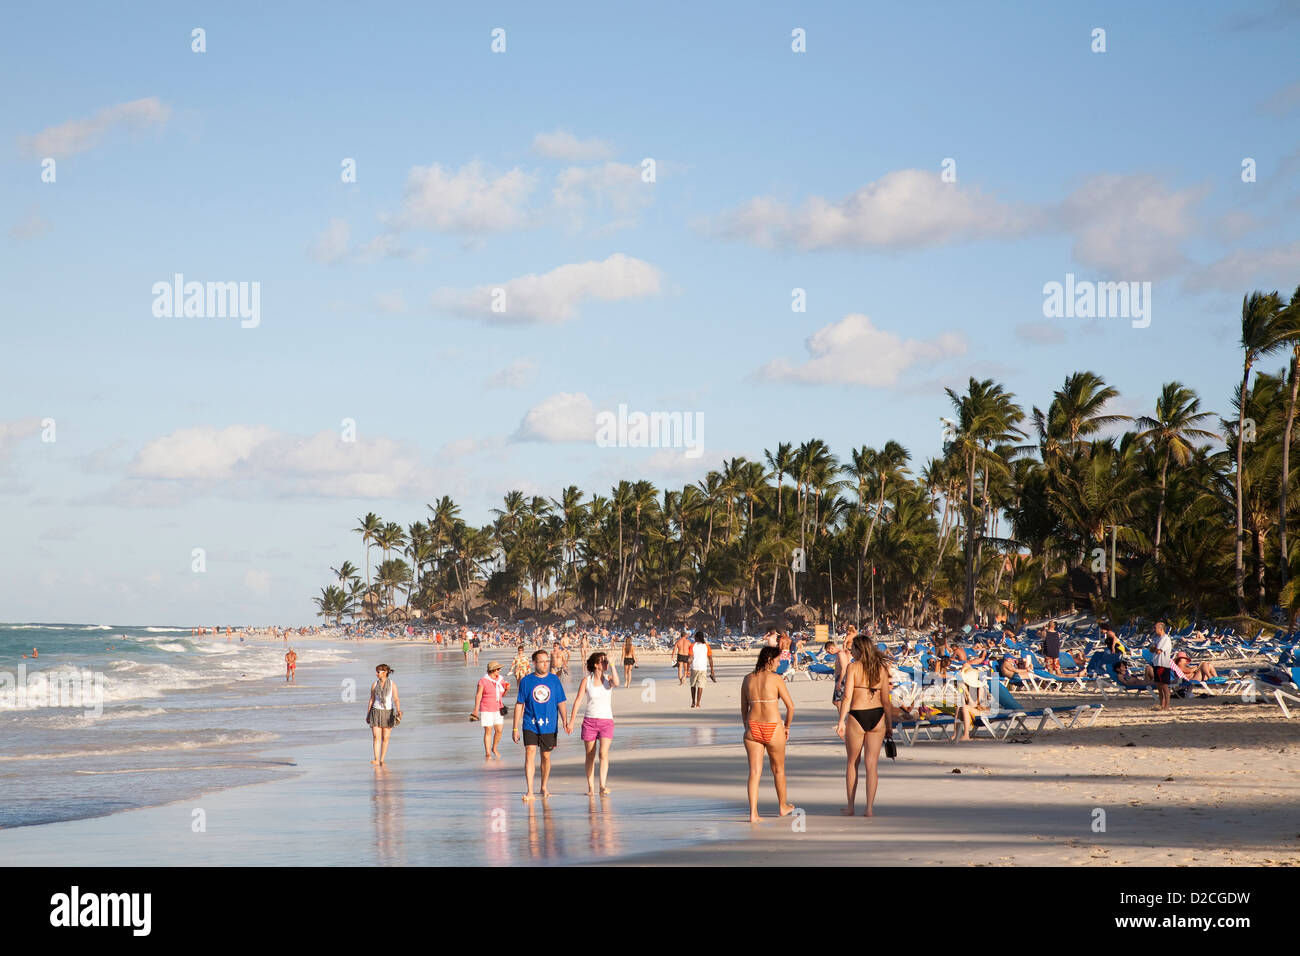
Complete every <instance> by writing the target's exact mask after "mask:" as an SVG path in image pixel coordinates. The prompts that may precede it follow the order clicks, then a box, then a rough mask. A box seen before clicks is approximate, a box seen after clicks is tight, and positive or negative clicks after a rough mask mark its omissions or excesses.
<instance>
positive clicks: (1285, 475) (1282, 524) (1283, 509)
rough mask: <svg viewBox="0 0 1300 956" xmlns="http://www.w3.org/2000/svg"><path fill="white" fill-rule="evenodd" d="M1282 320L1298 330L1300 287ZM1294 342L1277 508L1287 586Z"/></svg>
mask: <svg viewBox="0 0 1300 956" xmlns="http://www.w3.org/2000/svg"><path fill="white" fill-rule="evenodd" d="M1279 322H1283V323H1285V324H1286V325H1287V326H1288V327H1290V329H1291V330H1292V332H1293V333H1294V332H1295V331H1296V329H1297V327H1300V286H1297V287H1296V290H1295V291H1294V292H1292V293H1291V301H1290V302H1289V303H1287V307H1286V310H1285V312H1284V314H1283V316H1280V317H1279ZM1290 342H1291V394H1290V396H1289V398H1288V399H1287V403H1286V427H1285V428H1284V429H1283V431H1282V475H1281V478H1280V479H1279V480H1278V509H1277V533H1278V549H1279V555H1278V562H1277V566H1278V577H1279V578H1280V580H1281V586H1282V587H1286V584H1287V570H1288V559H1287V555H1288V553H1289V552H1288V551H1287V542H1286V513H1287V497H1288V496H1289V493H1290V488H1291V430H1292V427H1293V426H1294V424H1295V411H1296V391H1297V388H1300V377H1298V376H1297V374H1296V373H1297V371H1298V370H1300V368H1298V367H1300V334H1293V335H1292V336H1291V338H1290Z"/></svg>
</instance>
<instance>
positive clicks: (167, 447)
mask: <svg viewBox="0 0 1300 956" xmlns="http://www.w3.org/2000/svg"><path fill="white" fill-rule="evenodd" d="M275 434H276V432H275V431H274V430H273V429H271V428H268V427H267V426H265V425H231V426H229V427H227V428H213V427H211V426H208V425H203V426H199V427H197V428H182V429H179V430H178V431H174V432H172V433H171V434H170V435H165V436H163V437H162V438H156V439H154V440H153V441H151V442H149V443H148V444H147V445H145V446H144V448H142V449H141V450H140V453H139V454H138V455H136V458H135V461H134V462H132V463H131V467H130V473H131V474H132V475H134V476H135V477H137V478H165V479H176V478H199V479H203V480H210V481H218V480H222V479H227V478H233V477H235V476H236V472H237V470H238V469H239V468H241V467H245V466H246V465H247V463H248V460H249V458H250V457H251V456H252V454H253V452H254V451H255V450H256V449H257V447H258V446H259V445H261V444H262V443H263V442H265V441H268V440H269V439H271V438H273V437H274V436H275Z"/></svg>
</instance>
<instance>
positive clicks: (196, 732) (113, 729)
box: [0, 624, 351, 828]
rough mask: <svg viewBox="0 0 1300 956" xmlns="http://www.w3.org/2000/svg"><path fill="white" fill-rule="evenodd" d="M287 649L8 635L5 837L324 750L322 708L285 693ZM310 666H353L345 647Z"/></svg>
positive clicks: (1, 723) (214, 641)
mask: <svg viewBox="0 0 1300 956" xmlns="http://www.w3.org/2000/svg"><path fill="white" fill-rule="evenodd" d="M284 643H285V642H283V641H272V640H269V639H263V640H248V641H245V642H243V643H241V642H240V641H239V640H238V638H237V637H235V638H232V639H231V641H230V642H227V641H226V638H225V636H224V634H223V635H222V636H221V637H219V638H213V637H207V638H195V637H191V631H190V628H188V627H167V626H148V627H121V626H116V625H107V624H96V625H80V624H3V625H0V792H3V793H4V795H5V799H4V800H3V801H0V828H3V827H16V826H25V825H32V824H40V823H52V822H56V821H60V820H75V819H80V818H83V817H94V816H102V815H104V814H108V813H114V812H117V811H120V810H127V809H132V808H135V807H142V806H150V805H154V804H159V803H167V802H170V801H174V800H178V799H182V798H184V797H187V796H190V795H193V794H196V793H199V792H202V791H204V790H206V789H211V788H212V787H214V786H222V787H227V786H239V785H242V784H247V783H256V782H258V781H261V780H266V779H270V778H271V777H272V776H273V775H274V774H275V773H277V772H284V770H285V769H286V765H285V762H284V761H283V760H276V759H275V758H274V757H268V756H267V755H266V754H265V753H263V751H264V749H265V748H266V747H267V746H268V745H271V744H273V743H281V742H285V743H288V742H292V741H294V740H295V739H299V740H315V739H320V735H321V729H322V728H321V725H320V722H319V721H314V720H313V711H315V710H318V709H320V708H319V706H313V702H312V701H310V700H303V699H302V698H303V697H304V696H305V695H303V694H299V693H297V692H298V691H299V690H302V689H303V688H293V687H286V686H285V684H284V681H283V675H284V653H285V646H284ZM320 643H324V642H320ZM294 646H295V647H297V646H298V645H297V644H295V645H294ZM33 649H35V650H36V651H37V652H38V653H39V656H38V657H35V658H33V657H32V656H31V655H32V652H33ZM24 654H26V655H28V656H27V658H26V659H24V657H23V655H24ZM308 656H309V657H310V659H311V660H312V662H313V663H314V664H322V663H336V662H343V661H345V660H346V659H348V658H349V656H351V655H349V653H348V648H347V646H346V645H344V646H342V647H339V646H323V647H314V648H313V649H312V650H311V651H310V653H309V654H308ZM288 695H294V696H292V697H291V696H288Z"/></svg>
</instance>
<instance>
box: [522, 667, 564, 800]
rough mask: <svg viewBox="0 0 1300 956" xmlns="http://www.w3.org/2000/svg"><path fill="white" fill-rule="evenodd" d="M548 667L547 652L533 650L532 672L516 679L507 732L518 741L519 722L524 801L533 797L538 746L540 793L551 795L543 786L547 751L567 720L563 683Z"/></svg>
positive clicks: (547, 773) (548, 776) (546, 775)
mask: <svg viewBox="0 0 1300 956" xmlns="http://www.w3.org/2000/svg"><path fill="white" fill-rule="evenodd" d="M550 671H551V655H550V654H548V653H546V651H545V650H536V651H533V672H532V673H531V674H528V675H527V676H526V677H524V679H523V680H521V681H520V682H519V695H518V697H517V698H516V699H515V718H514V727H513V729H512V730H511V732H510V736H511V738H512V739H513V740H514V742H515V743H519V725H520V724H521V723H522V724H523V727H524V780H525V781H526V782H527V784H528V788H527V790H526V792H525V793H524V803H530V802H532V799H533V767H534V765H535V763H536V761H537V751H538V750H541V752H542V796H543V797H549V796H550V795H551V791H550V790H549V789H548V787H547V784H548V783H549V782H550V779H551V751H552V750H554V749H555V743H556V738H557V736H558V734H559V729H560V727H561V726H563V725H565V724H566V723H567V710H568V708H567V706H566V704H565V696H564V684H563V683H561V682H560V679H559V678H558V677H556V676H555V675H554V674H552V673H551V672H550ZM567 732H568V731H567V730H566V733H567Z"/></svg>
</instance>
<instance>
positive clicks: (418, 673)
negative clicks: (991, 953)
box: [0, 641, 1300, 866]
mask: <svg viewBox="0 0 1300 956" xmlns="http://www.w3.org/2000/svg"><path fill="white" fill-rule="evenodd" d="M300 643H302V642H300ZM353 643H355V642H353ZM371 643H374V644H380V643H382V644H383V647H382V659H384V660H387V661H388V662H390V663H391V664H393V666H394V667H395V668H396V671H397V674H398V675H399V678H398V679H399V687H401V688H402V694H403V704H404V706H405V708H406V711H407V716H406V719H405V720H404V721H403V725H402V727H401V728H399V729H398V730H397V731H396V732H395V733H394V742H393V749H392V753H391V755H390V763H389V766H388V767H386V768H383V769H380V770H376V769H374V768H371V767H370V766H369V763H368V761H369V743H370V742H369V734H368V732H367V730H366V728H365V727H364V726H363V725H362V724H361V720H360V715H359V714H358V713H355V711H357V709H358V705H357V704H355V703H353V704H349V705H347V706H346V707H342V708H333V709H332V710H329V711H328V716H326V714H325V713H324V712H323V713H322V718H321V719H322V720H323V721H326V722H327V723H328V724H329V731H330V736H331V738H332V739H329V740H326V741H324V742H321V743H318V744H313V745H311V746H296V747H278V746H276V745H275V744H272V745H269V746H268V747H267V748H266V749H265V751H264V753H263V754H262V758H261V759H262V760H263V762H264V764H265V766H267V767H268V768H271V769H276V770H279V771H280V772H279V773H277V774H276V776H275V778H274V779H272V780H271V781H269V782H266V783H259V784H255V785H250V786H241V787H234V788H230V789H224V790H218V791H214V792H210V793H206V794H204V795H203V796H201V797H199V798H196V799H193V800H185V801H180V802H176V803H172V804H168V805H165V806H158V807H148V808H144V809H139V810H132V811H129V812H124V813H115V814H112V815H109V816H104V817H98V818H95V819H86V820H77V821H72V822H66V823H55V824H48V825H43V826H30V827H18V828H13V829H8V830H3V831H0V853H3V854H4V855H5V856H6V858H7V859H11V860H12V861H14V862H15V863H25V864H36V865H52V864H60V863H68V864H82V865H108V864H110V863H111V864H140V865H143V864H154V863H161V864H178V865H230V864H241V863H251V864H285V865H295V864H323V865H343V864H356V863H378V864H404V865H410V864H437V863H444V862H457V863H462V864H469V865H474V864H482V865H512V864H548V863H550V864H571V863H588V862H605V863H609V862H622V863H628V864H656V865H657V864H690V865H753V864H775V863H780V864H783V865H813V864H817V865H907V866H913V865H914V866H933V865H943V866H960V865H970V866H981V865H1009V864H1045V865H1079V864H1083V865H1091V864H1100V865H1113V864H1148V865H1197V866H1202V865H1236V864H1243V865H1268V866H1294V865H1297V864H1300V761H1297V759H1296V757H1297V751H1298V750H1300V722H1297V721H1294V720H1292V721H1289V722H1288V721H1286V720H1285V719H1283V718H1282V717H1281V714H1280V711H1278V709H1277V708H1276V707H1274V706H1270V705H1265V704H1245V703H1242V702H1240V701H1238V700H1236V699H1235V698H1231V699H1227V700H1216V699H1208V700H1202V699H1194V700H1175V701H1174V709H1173V711H1172V713H1170V714H1166V715H1157V714H1155V713H1153V712H1152V711H1151V710H1150V707H1151V701H1150V700H1149V699H1146V698H1144V699H1141V700H1138V699H1134V698H1128V699H1123V700H1121V699H1118V698H1115V697H1112V698H1111V699H1110V700H1109V701H1107V702H1106V709H1105V711H1104V712H1103V713H1102V715H1101V717H1100V719H1099V720H1098V721H1097V722H1096V724H1095V725H1094V726H1092V727H1089V728H1086V729H1081V728H1076V729H1073V730H1069V731H1062V730H1046V731H1042V732H1040V733H1038V734H1037V735H1036V736H1034V737H1032V738H1025V737H1023V736H1021V737H1017V736H1015V735H1013V736H1012V737H1011V739H1010V741H1005V742H1004V741H993V740H988V739H980V740H977V741H975V742H971V743H964V744H953V743H950V742H947V741H921V742H918V743H917V744H916V745H915V746H911V747H909V746H904V745H902V744H901V742H900V746H899V753H898V759H897V760H896V761H893V762H891V761H889V760H887V759H882V761H881V783H880V790H879V795H878V798H877V805H876V812H877V816H876V817H875V818H873V819H870V820H868V819H865V818H863V817H862V816H860V815H859V816H855V817H844V816H841V815H840V813H839V810H840V808H841V807H842V806H843V805H844V752H843V745H842V744H841V743H840V742H839V740H838V739H837V738H836V737H835V735H834V729H833V728H834V716H833V711H832V709H831V706H830V703H829V698H830V683H829V682H824V681H823V682H808V681H805V680H796V681H794V682H792V683H791V684H790V689H791V694H792V697H793V699H794V702H795V707H796V714H795V721H794V730H793V734H792V737H791V742H790V746H789V749H788V753H787V765H786V766H787V773H788V776H789V795H790V799H791V801H792V802H793V803H794V804H795V805H796V807H797V808H798V810H797V811H796V813H795V814H794V815H792V816H791V817H788V818H784V819H780V818H777V817H776V816H775V809H776V807H775V797H774V795H773V791H772V787H771V780H770V777H768V776H766V771H765V776H764V779H763V783H762V789H761V791H760V812H761V813H763V814H764V815H765V816H766V817H768V819H766V820H765V821H764V822H763V823H761V824H759V825H750V824H749V823H748V822H747V821H746V820H745V816H746V809H745V797H744V791H745V767H746V764H745V755H744V750H743V747H742V745H741V743H740V737H741V726H740V714H739V706H738V703H739V686H740V680H741V678H742V677H743V675H744V673H745V672H746V671H747V670H748V668H749V666H750V663H749V657H750V655H749V654H747V653H746V654H743V655H742V654H741V653H726V652H721V651H720V652H718V654H717V658H718V660H717V662H718V682H717V683H709V684H707V685H706V689H705V694H704V706H703V708H701V709H700V710H696V711H691V710H689V709H688V706H687V705H688V691H687V689H686V688H685V687H680V686H678V684H677V680H676V677H675V676H674V675H673V673H672V671H671V669H670V665H669V663H668V659H667V656H666V655H664V654H657V655H641V661H642V664H641V666H640V667H639V668H638V669H637V671H636V674H635V680H634V684H635V686H634V687H632V688H630V689H625V690H620V691H619V692H618V693H617V694H616V696H615V702H614V709H615V715H616V718H617V732H616V737H615V746H614V750H613V760H612V770H611V775H610V786H611V788H612V789H613V793H612V795H610V796H609V797H605V798H595V799H589V798H588V797H587V796H586V795H585V789H586V788H585V781H584V779H583V766H582V747H581V743H580V742H579V741H578V739H577V734H576V733H575V734H574V735H573V736H572V737H566V736H564V735H563V734H562V735H561V739H560V744H559V747H558V749H557V751H556V752H555V757H554V766H555V770H554V774H553V776H552V782H551V789H552V791H553V794H554V795H553V796H552V797H551V798H550V800H548V801H546V803H545V805H542V806H534V807H532V808H528V807H525V806H524V805H523V803H522V802H521V801H520V793H521V791H522V772H521V764H522V752H521V748H519V747H518V746H516V745H513V744H511V743H510V742H509V736H508V733H509V732H508V729H507V736H506V739H505V741H504V742H503V744H502V753H503V754H504V757H505V759H503V760H502V761H499V762H492V763H488V764H484V762H483V761H482V754H481V745H480V743H479V741H480V737H481V732H480V731H479V729H478V727H477V726H476V725H471V724H469V723H468V722H467V720H466V718H465V713H467V712H468V704H469V703H470V701H472V688H473V684H474V681H475V680H476V679H477V677H478V675H479V674H480V673H481V672H482V667H483V665H485V664H486V662H487V660H489V659H491V658H493V657H495V658H497V659H501V660H507V659H508V658H509V654H507V653H505V652H504V651H502V650H497V651H495V652H494V651H493V650H491V649H485V650H484V651H483V653H482V655H481V656H480V663H479V664H478V665H473V664H471V665H470V666H469V667H465V666H464V665H463V663H461V662H460V660H459V654H458V653H454V654H453V653H448V652H441V653H439V652H436V651H431V650H430V649H429V648H428V646H427V644H411V643H406V642H400V641H395V642H362V644H363V646H364V645H365V644H371ZM304 647H305V648H306V650H305V651H304V656H303V661H304V662H303V665H302V667H301V670H300V681H301V682H302V684H301V685H300V686H299V687H297V688H293V689H288V690H286V691H285V693H286V695H287V696H286V706H294V703H293V701H294V700H295V699H296V700H300V701H301V702H302V704H303V705H304V706H306V705H308V704H309V703H310V702H311V700H312V699H313V698H314V697H317V696H322V695H324V694H329V695H331V696H337V692H336V690H334V689H333V688H337V686H338V684H337V681H338V680H339V679H340V677H342V676H344V675H351V676H353V677H354V678H355V676H356V675H364V674H365V672H366V669H367V667H368V666H370V665H369V661H370V659H371V658H374V659H375V660H378V659H380V655H376V654H373V653H363V654H361V655H358V656H359V657H360V658H362V660H358V661H354V662H352V663H349V664H335V665H330V666H329V667H321V668H320V669H319V670H318V671H317V672H313V669H312V665H311V655H310V645H309V644H305V645H304ZM376 650H378V648H376ZM742 657H743V659H742ZM429 681H435V683H434V684H429V683H428V682H429ZM566 686H567V687H569V693H570V696H572V693H573V690H574V688H575V687H576V677H575V678H573V679H571V680H570V681H566ZM430 688H434V689H432V690H430ZM462 689H463V693H462ZM292 695H297V696H296V698H295V697H294V696H292ZM1073 699H1075V698H1069V697H1066V696H1065V695H1060V694H1057V695H1052V698H1051V700H1050V703H1051V705H1052V706H1056V704H1057V702H1061V701H1065V700H1073ZM1078 699H1079V700H1085V699H1088V700H1096V699H1097V698H1096V697H1095V696H1090V697H1088V698H1078ZM1021 702H1022V703H1024V704H1029V703H1032V702H1033V701H1032V700H1025V699H1023V698H1022V700H1021ZM1042 702H1049V701H1048V699H1047V698H1043V699H1042ZM363 705H364V696H363V703H362V706H363ZM354 728H355V729H354ZM214 759H217V758H215V757H214ZM861 799H862V798H861V792H860V793H859V803H858V812H859V814H860V813H861V806H862V803H861ZM196 809H201V810H202V813H203V817H204V821H205V826H206V829H204V830H203V831H195V829H194V820H195V810H196ZM1099 809H1100V810H1101V811H1104V823H1105V829H1104V832H1098V831H1097V830H1095V829H1094V827H1095V826H1096V824H1095V822H1094V821H1097V820H1098V819H1099V814H1098V812H1097V811H1098V810H1099ZM448 828H450V829H452V830H455V831H456V832H457V833H458V834H459V836H458V837H457V838H456V841H455V842H453V843H449V842H448V841H447V836H446V832H445V831H446V830H447V829H448ZM449 853H450V854H453V856H452V858H449V857H448V854H449Z"/></svg>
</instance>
